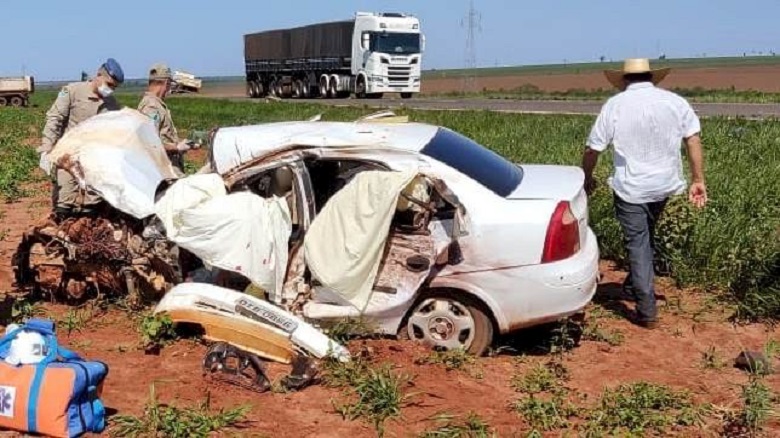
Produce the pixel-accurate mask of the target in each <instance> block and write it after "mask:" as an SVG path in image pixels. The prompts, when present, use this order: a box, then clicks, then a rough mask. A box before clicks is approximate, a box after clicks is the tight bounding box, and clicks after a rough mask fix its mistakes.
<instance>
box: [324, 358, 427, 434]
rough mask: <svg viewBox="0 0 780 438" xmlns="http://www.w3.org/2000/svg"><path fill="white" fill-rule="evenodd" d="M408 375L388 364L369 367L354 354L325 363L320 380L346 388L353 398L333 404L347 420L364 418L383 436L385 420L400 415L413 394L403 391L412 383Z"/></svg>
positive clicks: (369, 365)
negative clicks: (353, 355)
mask: <svg viewBox="0 0 780 438" xmlns="http://www.w3.org/2000/svg"><path fill="white" fill-rule="evenodd" d="M411 381H412V379H411V377H409V376H406V375H402V374H398V373H395V372H394V371H393V370H392V368H391V365H390V364H383V365H380V366H372V365H371V364H369V363H368V362H367V361H366V360H365V359H362V358H360V357H354V358H353V360H351V361H350V362H346V363H345V362H339V361H335V360H329V361H326V362H325V374H324V376H323V382H324V383H325V384H326V385H327V386H330V387H335V388H343V389H345V390H347V393H348V394H349V396H350V398H351V399H352V401H348V402H345V403H338V402H335V401H333V407H334V409H335V410H336V412H337V413H338V414H340V415H341V416H342V418H344V419H346V420H356V419H365V420H366V421H367V422H369V423H370V424H372V425H373V426H374V429H375V430H376V432H377V434H378V435H379V436H383V435H384V431H385V429H384V424H385V421H386V420H388V419H390V418H394V417H398V416H400V415H401V408H402V406H403V405H404V404H405V403H406V402H407V401H408V399H409V398H410V397H412V396H413V395H414V394H407V393H405V392H404V389H405V387H407V386H408V385H409V384H410V383H411Z"/></svg>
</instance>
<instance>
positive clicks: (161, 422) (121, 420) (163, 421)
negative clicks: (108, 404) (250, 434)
mask: <svg viewBox="0 0 780 438" xmlns="http://www.w3.org/2000/svg"><path fill="white" fill-rule="evenodd" d="M150 392H151V397H150V401H149V403H148V404H147V405H146V407H145V408H144V413H143V415H142V416H141V417H135V416H130V415H121V416H117V417H115V418H113V419H112V423H113V426H112V427H111V429H110V433H111V436H115V437H128V438H135V437H147V436H164V437H170V438H206V437H208V436H211V435H212V433H214V432H219V431H223V430H225V429H229V428H233V427H235V426H237V425H239V424H240V422H241V421H242V420H243V418H244V417H245V415H246V414H247V412H249V407H245V406H242V407H237V408H232V409H227V410H224V409H220V410H219V411H216V412H212V410H211V408H210V406H209V404H210V398H209V397H208V396H207V397H206V400H205V401H204V402H203V403H201V404H200V405H199V406H197V407H185V408H178V407H176V406H168V405H162V404H160V403H159V401H158V400H157V397H156V395H155V389H154V385H152V387H151V391H150Z"/></svg>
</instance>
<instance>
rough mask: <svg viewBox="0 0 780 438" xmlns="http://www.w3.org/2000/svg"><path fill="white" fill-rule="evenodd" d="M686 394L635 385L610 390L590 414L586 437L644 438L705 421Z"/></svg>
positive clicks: (644, 385)
mask: <svg viewBox="0 0 780 438" xmlns="http://www.w3.org/2000/svg"><path fill="white" fill-rule="evenodd" d="M703 412H704V409H703V408H696V407H695V406H694V404H693V402H692V400H691V398H690V395H688V394H687V393H686V392H679V391H674V390H671V389H669V388H667V387H665V386H661V385H657V384H653V383H647V382H636V383H629V384H623V385H620V386H618V387H616V388H613V389H607V390H605V391H604V394H602V396H601V399H600V401H599V404H598V406H597V407H596V408H595V409H592V410H591V411H590V412H588V414H587V425H586V426H585V427H586V431H587V433H586V435H589V436H603V435H607V436H645V435H646V434H649V433H651V432H653V431H655V432H659V433H660V432H663V431H664V430H665V429H666V428H668V427H671V426H673V425H679V426H692V425H694V424H696V423H697V422H699V421H700V420H701V418H702V415H703Z"/></svg>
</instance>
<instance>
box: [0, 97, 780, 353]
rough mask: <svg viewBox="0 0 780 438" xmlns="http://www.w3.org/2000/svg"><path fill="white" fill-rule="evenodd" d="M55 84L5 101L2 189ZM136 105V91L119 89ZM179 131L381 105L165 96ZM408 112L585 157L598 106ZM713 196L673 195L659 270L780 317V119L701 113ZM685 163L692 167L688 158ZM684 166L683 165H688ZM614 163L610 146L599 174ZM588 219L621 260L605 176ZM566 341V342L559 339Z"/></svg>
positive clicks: (530, 149) (745, 310)
mask: <svg viewBox="0 0 780 438" xmlns="http://www.w3.org/2000/svg"><path fill="white" fill-rule="evenodd" d="M53 97H54V93H48V94H47V93H45V92H41V93H36V94H35V95H34V99H33V100H34V103H36V104H38V105H39V106H38V107H36V108H26V109H15V108H8V109H3V111H2V112H0V117H1V118H2V120H0V121H1V122H2V124H3V130H2V132H0V160H2V162H3V163H4V164H5V163H8V164H7V165H4V166H2V168H1V169H0V196H2V197H3V199H6V200H9V199H15V198H18V197H19V196H21V195H22V194H23V191H24V184H25V182H27V181H30V180H34V179H36V178H38V176H37V175H39V174H38V173H33V172H32V170H33V169H35V167H36V166H37V154H35V153H34V151H33V150H32V147H30V146H26V145H24V141H25V139H29V138H38V137H39V136H40V133H39V131H40V128H41V126H42V120H43V112H45V110H46V109H47V108H48V105H49V103H50V102H51V99H53ZM119 97H120V101H121V102H122V103H123V104H125V105H129V106H135V105H136V104H137V102H138V98H139V96H138V95H131V94H121V95H120V96H119ZM169 107H170V108H171V111H172V112H173V115H174V119H175V121H176V124H177V127H178V128H179V130H180V131H181V135H187V133H188V132H193V131H207V130H209V129H210V128H212V127H215V126H225V125H245V124H254V123H262V122H273V121H283V120H303V119H308V118H310V117H311V116H313V115H316V114H318V113H322V115H323V120H354V119H356V118H357V117H359V116H361V115H365V114H367V113H370V112H374V111H376V110H375V109H370V108H360V107H352V108H331V107H323V106H319V105H313V104H299V103H296V104H289V103H284V102H280V103H258V102H230V101H225V100H210V99H193V98H183V97H174V98H170V99H169ZM398 113H399V114H405V115H409V116H410V118H411V120H413V121H420V122H427V123H433V124H439V125H443V126H446V127H449V128H452V129H454V130H456V131H458V132H461V133H462V134H464V135H466V136H469V137H472V138H473V139H474V140H476V141H477V142H479V143H481V144H483V145H485V146H487V147H489V148H490V149H492V150H494V151H496V152H498V153H500V154H502V155H504V156H506V157H508V158H509V159H511V160H513V161H516V162H520V163H546V164H566V165H579V163H580V160H581V155H582V147H583V146H582V145H583V144H584V143H585V139H586V137H587V135H588V132H589V130H590V128H591V125H592V123H593V120H594V118H593V117H592V116H573V115H530V114H525V115H523V114H502V113H494V112H488V111H413V110H399V111H398ZM702 124H703V142H704V148H705V160H706V161H705V169H706V177H707V183H708V189H709V197H710V203H709V204H708V206H707V207H706V208H705V209H703V210H700V211H699V210H694V209H692V208H691V207H690V206H689V204H688V203H687V201H686V200H685V199H684V198H683V197H676V198H674V199H672V200H671V201H670V203H669V205H668V207H667V209H666V211H665V213H664V215H663V217H662V219H661V222H660V224H659V229H658V233H657V235H658V255H659V258H660V260H661V261H660V263H659V266H658V268H659V270H660V271H661V272H662V273H663V274H664V275H669V276H671V277H672V278H673V279H675V281H676V282H677V283H678V284H679V285H681V286H697V287H699V288H702V289H710V290H717V291H721V292H723V293H722V294H721V297H722V298H725V299H727V300H729V301H730V302H731V303H733V305H734V306H735V317H736V318H737V319H739V320H743V321H755V320H777V319H778V318H779V317H780V171H779V169H780V149H778V148H777V141H778V139H779V138H780V124H778V123H776V122H774V121H771V120H770V121H752V120H744V119H735V120H731V119H726V118H708V119H705V120H703V121H702ZM686 169H687V167H686ZM686 171H687V170H686ZM610 173H611V157H610V154H604V155H603V157H602V160H600V164H599V166H598V167H597V169H596V177H597V178H598V179H599V180H600V181H601V182H605V181H606V179H607V176H608V175H609V174H610ZM590 220H591V226H592V228H593V229H594V231H595V232H596V235H597V236H598V238H599V246H600V251H601V255H602V257H604V258H606V259H612V260H616V261H618V263H622V262H623V261H624V251H623V244H622V236H621V231H620V228H619V225H618V223H617V221H616V220H615V218H614V212H613V206H612V198H611V193H610V191H609V189H608V187H607V186H606V184H602V185H601V187H600V188H599V189H597V190H596V192H595V193H594V195H593V196H592V197H591V199H590ZM562 347H563V348H564V349H565V348H566V345H562Z"/></svg>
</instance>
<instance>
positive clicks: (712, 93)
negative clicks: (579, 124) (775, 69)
mask: <svg viewBox="0 0 780 438" xmlns="http://www.w3.org/2000/svg"><path fill="white" fill-rule="evenodd" d="M661 86H663V85H661ZM669 90H670V91H673V92H675V93H677V94H679V95H681V96H683V97H685V98H686V99H688V100H689V101H691V102H697V103H780V93H775V92H767V91H756V90H737V89H735V88H734V87H732V88H723V89H706V88H702V87H694V88H676V87H672V88H670V89H669ZM616 93H617V90H615V89H610V88H596V89H583V88H570V89H568V90H566V91H548V90H543V89H541V88H539V87H537V86H536V85H533V84H524V85H521V86H519V87H514V88H511V89H508V90H507V89H504V88H499V89H487V88H483V89H482V90H481V91H472V92H465V93H464V92H462V91H450V92H438V93H424V94H423V95H424V96H425V97H449V98H455V97H457V98H467V99H477V98H481V99H497V100H557V101H589V100H590V101H605V100H606V99H609V98H610V97H612V96H614V95H615V94H616Z"/></svg>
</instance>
